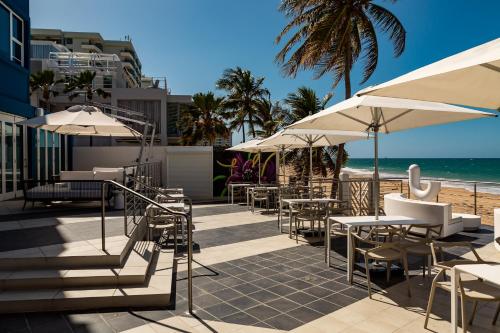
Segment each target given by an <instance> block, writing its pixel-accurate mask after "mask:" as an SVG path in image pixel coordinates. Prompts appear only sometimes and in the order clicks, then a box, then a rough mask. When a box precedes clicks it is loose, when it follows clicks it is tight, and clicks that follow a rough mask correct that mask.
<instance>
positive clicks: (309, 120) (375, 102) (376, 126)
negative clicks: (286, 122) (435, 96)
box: [289, 95, 496, 219]
mask: <svg viewBox="0 0 500 333" xmlns="http://www.w3.org/2000/svg"><path fill="white" fill-rule="evenodd" d="M484 117H496V115H495V114H492V113H489V112H482V111H476V110H472V109H467V108H463V107H459V106H454V105H448V104H443V103H436V102H426V101H416V100H409V99H400V98H390V97H379V96H369V95H365V96H361V97H358V96H356V97H352V98H349V99H347V100H345V101H342V102H340V103H338V104H335V105H333V106H331V107H329V108H327V109H325V110H323V111H321V112H318V113H316V114H314V115H311V116H308V117H306V118H304V119H302V120H300V121H297V122H295V123H293V124H292V125H290V126H289V128H300V129H317V130H352V131H365V132H372V133H373V134H374V150H375V151H374V169H375V170H374V171H375V172H374V181H375V184H377V186H375V188H376V191H375V198H376V200H375V217H376V218H377V219H378V182H379V173H378V133H379V132H382V133H391V132H395V131H401V130H405V129H410V128H417V127H423V126H429V125H437V124H445V123H451V122H456V121H462V120H469V119H478V118H484Z"/></svg>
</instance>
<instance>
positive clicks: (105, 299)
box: [0, 274, 172, 313]
mask: <svg viewBox="0 0 500 333" xmlns="http://www.w3.org/2000/svg"><path fill="white" fill-rule="evenodd" d="M171 285H172V274H169V275H163V276H152V277H151V278H150V279H149V280H148V281H147V283H146V284H144V285H140V286H136V285H134V286H120V287H119V288H116V287H94V288H71V287H67V288H61V289H41V290H7V291H3V292H0V313H20V312H39V311H69V310H71V311H76V310H78V311H81V310H95V309H106V308H119V307H134V308H139V307H152V306H161V307H163V306H168V305H169V304H170V293H171Z"/></svg>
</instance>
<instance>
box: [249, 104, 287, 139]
mask: <svg viewBox="0 0 500 333" xmlns="http://www.w3.org/2000/svg"><path fill="white" fill-rule="evenodd" d="M255 115H256V125H257V126H258V128H259V129H257V130H256V131H255V132H256V134H257V135H258V136H260V137H268V136H271V135H273V134H274V133H276V132H277V131H278V130H279V129H280V128H281V127H282V126H283V122H284V120H285V117H286V110H285V109H284V108H283V107H282V106H281V104H280V103H279V102H275V103H273V102H272V101H271V99H270V98H264V97H263V98H261V99H259V100H258V101H257V103H256V113H255Z"/></svg>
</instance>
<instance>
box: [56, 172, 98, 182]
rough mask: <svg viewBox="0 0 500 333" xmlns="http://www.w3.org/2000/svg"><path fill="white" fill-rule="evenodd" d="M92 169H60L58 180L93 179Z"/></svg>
mask: <svg viewBox="0 0 500 333" xmlns="http://www.w3.org/2000/svg"><path fill="white" fill-rule="evenodd" d="M93 179H94V172H93V171H61V174H60V180H62V181H63V180H93Z"/></svg>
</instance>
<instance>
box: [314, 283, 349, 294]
mask: <svg viewBox="0 0 500 333" xmlns="http://www.w3.org/2000/svg"><path fill="white" fill-rule="evenodd" d="M319 286H320V287H323V288H326V289H328V290H330V291H334V292H337V291H341V290H344V289H346V288H348V287H347V286H346V285H345V284H343V283H340V282H337V281H327V282H325V283H322V284H320V285H319Z"/></svg>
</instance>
